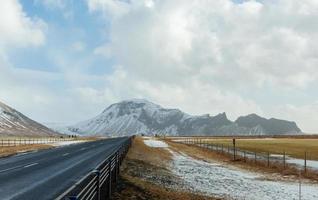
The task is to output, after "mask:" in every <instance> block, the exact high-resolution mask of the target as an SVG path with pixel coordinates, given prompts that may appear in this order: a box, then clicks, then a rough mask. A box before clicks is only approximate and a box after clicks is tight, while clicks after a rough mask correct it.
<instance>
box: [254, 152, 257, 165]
mask: <svg viewBox="0 0 318 200" xmlns="http://www.w3.org/2000/svg"><path fill="white" fill-rule="evenodd" d="M254 159H255V163H256V159H257V158H256V152H254Z"/></svg>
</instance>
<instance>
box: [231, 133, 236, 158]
mask: <svg viewBox="0 0 318 200" xmlns="http://www.w3.org/2000/svg"><path fill="white" fill-rule="evenodd" d="M232 142H233V148H234V152H233V161H235V160H236V148H235V138H233V141H232Z"/></svg>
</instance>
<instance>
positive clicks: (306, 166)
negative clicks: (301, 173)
mask: <svg viewBox="0 0 318 200" xmlns="http://www.w3.org/2000/svg"><path fill="white" fill-rule="evenodd" d="M304 164H305V165H304V166H305V173H306V172H307V151H305V163H304Z"/></svg>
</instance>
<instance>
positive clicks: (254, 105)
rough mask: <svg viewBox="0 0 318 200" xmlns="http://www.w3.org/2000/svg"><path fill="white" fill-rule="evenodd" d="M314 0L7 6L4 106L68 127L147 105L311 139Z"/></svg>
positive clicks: (3, 9) (317, 33)
mask: <svg viewBox="0 0 318 200" xmlns="http://www.w3.org/2000/svg"><path fill="white" fill-rule="evenodd" d="M317 18H318V1H317V0H302V1H299V0H264V1H261V0H258V1H257V0H248V1H244V0H20V1H18V0H3V1H1V6H0V101H2V102H4V103H6V104H8V105H10V106H12V107H14V108H16V109H18V110H19V111H21V112H23V113H24V114H26V115H27V116H29V117H31V118H33V119H35V120H38V121H40V122H64V123H74V122H78V121H80V120H84V119H87V118H90V117H93V116H94V115H96V114H98V113H100V112H101V111H102V110H103V109H104V108H105V107H106V106H108V105H109V104H111V103H114V102H117V101H120V100H124V99H130V98H146V99H148V100H150V101H153V102H155V103H159V104H161V105H162V106H164V107H170V108H172V107H177V108H180V109H181V110H183V111H185V112H188V113H190V114H204V113H210V114H211V115H216V114H217V113H219V112H223V111H225V112H226V113H227V115H228V117H229V118H230V119H231V120H235V119H236V118H237V117H238V116H240V115H246V114H249V113H257V114H259V115H262V116H265V117H268V118H269V117H275V118H283V119H288V120H293V121H296V122H297V123H298V125H299V126H300V128H301V129H302V130H303V131H305V132H316V133H317V132H318V123H317V122H318V23H317Z"/></svg>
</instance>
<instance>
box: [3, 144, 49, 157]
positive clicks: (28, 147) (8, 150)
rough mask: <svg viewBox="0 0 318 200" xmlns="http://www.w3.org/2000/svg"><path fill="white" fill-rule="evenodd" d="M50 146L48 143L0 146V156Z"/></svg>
mask: <svg viewBox="0 0 318 200" xmlns="http://www.w3.org/2000/svg"><path fill="white" fill-rule="evenodd" d="M49 148H52V146H50V145H46V144H31V145H19V146H12V147H0V157H7V156H11V155H15V154H18V153H22V152H28V151H34V150H39V149H49Z"/></svg>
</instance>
